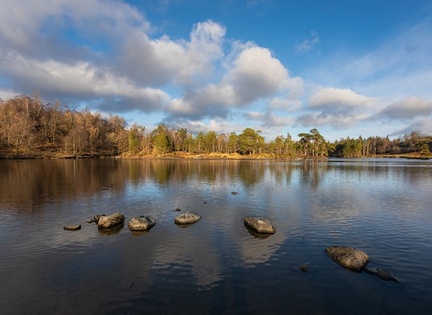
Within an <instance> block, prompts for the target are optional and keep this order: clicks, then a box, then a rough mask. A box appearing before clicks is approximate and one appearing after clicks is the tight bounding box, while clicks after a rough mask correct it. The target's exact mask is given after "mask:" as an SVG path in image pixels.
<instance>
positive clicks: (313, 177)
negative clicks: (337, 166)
mask: <svg viewBox="0 0 432 315" xmlns="http://www.w3.org/2000/svg"><path fill="white" fill-rule="evenodd" d="M302 163H303V164H302V169H301V170H302V173H301V174H302V177H301V180H302V183H303V185H310V186H311V188H313V189H317V188H318V187H319V186H320V183H321V182H322V180H323V177H324V175H325V173H326V170H327V162H325V161H323V160H316V159H313V160H303V161H302Z"/></svg>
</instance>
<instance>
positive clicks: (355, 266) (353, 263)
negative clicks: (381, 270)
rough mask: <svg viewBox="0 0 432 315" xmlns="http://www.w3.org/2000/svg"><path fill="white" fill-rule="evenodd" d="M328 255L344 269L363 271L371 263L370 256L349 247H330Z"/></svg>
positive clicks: (327, 249)
mask: <svg viewBox="0 0 432 315" xmlns="http://www.w3.org/2000/svg"><path fill="white" fill-rule="evenodd" d="M325 252H326V254H327V255H328V256H329V257H330V258H331V259H332V260H333V261H334V262H336V263H337V264H339V265H341V266H342V267H345V268H349V269H352V270H355V271H362V270H363V268H364V267H365V266H366V264H367V263H368V261H369V256H368V255H366V254H365V253H364V252H362V251H361V250H358V249H356V248H354V247H349V246H329V247H326V249H325Z"/></svg>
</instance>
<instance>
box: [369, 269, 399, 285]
mask: <svg viewBox="0 0 432 315" xmlns="http://www.w3.org/2000/svg"><path fill="white" fill-rule="evenodd" d="M364 271H366V272H367V273H369V274H371V275H374V276H377V277H378V278H380V279H381V280H384V281H395V282H399V280H398V279H396V278H395V277H394V276H393V275H392V274H391V273H390V272H388V271H387V270H384V269H382V268H369V267H365V269H364Z"/></svg>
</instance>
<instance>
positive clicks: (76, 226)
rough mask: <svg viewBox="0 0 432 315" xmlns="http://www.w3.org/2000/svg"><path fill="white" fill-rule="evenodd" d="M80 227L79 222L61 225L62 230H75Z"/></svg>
mask: <svg viewBox="0 0 432 315" xmlns="http://www.w3.org/2000/svg"><path fill="white" fill-rule="evenodd" d="M80 229H81V225H80V224H76V225H65V226H64V227H63V230H66V231H76V230H80Z"/></svg>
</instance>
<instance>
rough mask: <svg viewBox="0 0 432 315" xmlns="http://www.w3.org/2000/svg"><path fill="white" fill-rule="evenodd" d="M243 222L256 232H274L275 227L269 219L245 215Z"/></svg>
mask: <svg viewBox="0 0 432 315" xmlns="http://www.w3.org/2000/svg"><path fill="white" fill-rule="evenodd" d="M244 224H245V225H246V226H247V227H249V228H250V229H252V230H254V231H255V232H257V233H264V234H274V233H276V229H275V228H274V227H273V225H272V224H271V223H270V221H269V220H267V219H265V218H262V217H247V218H245V219H244Z"/></svg>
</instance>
